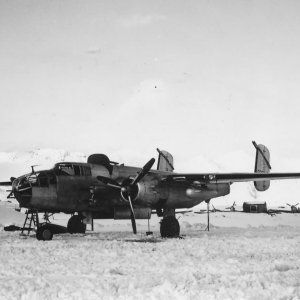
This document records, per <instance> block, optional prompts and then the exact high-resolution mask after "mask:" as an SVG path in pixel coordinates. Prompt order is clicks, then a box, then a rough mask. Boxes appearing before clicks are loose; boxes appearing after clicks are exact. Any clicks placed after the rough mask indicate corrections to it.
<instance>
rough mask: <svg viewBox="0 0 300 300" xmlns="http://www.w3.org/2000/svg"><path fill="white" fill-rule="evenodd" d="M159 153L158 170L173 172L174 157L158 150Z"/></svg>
mask: <svg viewBox="0 0 300 300" xmlns="http://www.w3.org/2000/svg"><path fill="white" fill-rule="evenodd" d="M156 150H157V152H158V161H157V170H159V171H167V172H173V170H174V164H173V156H172V155H171V154H170V153H169V152H168V151H165V150H159V149H158V148H157V149H156Z"/></svg>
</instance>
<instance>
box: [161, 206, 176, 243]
mask: <svg viewBox="0 0 300 300" xmlns="http://www.w3.org/2000/svg"><path fill="white" fill-rule="evenodd" d="M179 234H180V225H179V222H178V220H177V219H176V217H175V209H165V210H164V211H163V219H162V220H161V222H160V235H161V237H163V238H176V237H179Z"/></svg>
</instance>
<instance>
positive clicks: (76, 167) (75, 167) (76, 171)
mask: <svg viewBox="0 0 300 300" xmlns="http://www.w3.org/2000/svg"><path fill="white" fill-rule="evenodd" d="M74 175H75V176H80V167H79V166H77V165H74Z"/></svg>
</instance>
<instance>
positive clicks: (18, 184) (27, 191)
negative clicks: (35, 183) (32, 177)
mask: <svg viewBox="0 0 300 300" xmlns="http://www.w3.org/2000/svg"><path fill="white" fill-rule="evenodd" d="M12 191H13V193H14V195H15V198H16V199H17V201H18V202H19V203H20V206H21V207H27V206H28V204H29V202H30V199H31V196H32V188H31V185H30V183H29V181H28V179H27V178H26V177H19V178H16V179H14V181H13V182H12Z"/></svg>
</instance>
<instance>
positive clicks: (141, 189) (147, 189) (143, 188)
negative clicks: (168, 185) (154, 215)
mask: <svg viewBox="0 0 300 300" xmlns="http://www.w3.org/2000/svg"><path fill="white" fill-rule="evenodd" d="M127 193H128V190H121V197H122V199H123V200H125V201H128V200H127V199H128V197H127ZM130 196H131V200H132V201H133V202H134V203H135V204H138V205H151V204H153V203H156V202H157V201H158V199H159V193H158V191H157V190H156V189H155V184H154V183H153V182H139V183H137V184H136V185H135V186H133V187H132V189H131V190H130Z"/></svg>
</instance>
